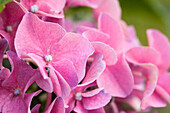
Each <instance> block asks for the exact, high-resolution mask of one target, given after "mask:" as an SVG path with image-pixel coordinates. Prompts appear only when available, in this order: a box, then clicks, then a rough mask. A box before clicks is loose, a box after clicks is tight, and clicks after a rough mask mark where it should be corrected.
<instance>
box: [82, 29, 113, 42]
mask: <svg viewBox="0 0 170 113" xmlns="http://www.w3.org/2000/svg"><path fill="white" fill-rule="evenodd" d="M79 30H80V31H83V36H84V37H86V38H88V40H89V41H90V42H94V41H100V42H103V43H106V42H107V40H109V38H110V37H109V35H108V34H106V33H103V32H101V31H98V30H96V29H93V28H91V29H88V27H83V26H80V27H79Z"/></svg>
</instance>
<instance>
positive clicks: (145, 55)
mask: <svg viewBox="0 0 170 113" xmlns="http://www.w3.org/2000/svg"><path fill="white" fill-rule="evenodd" d="M126 58H127V60H128V61H129V62H131V63H134V64H139V63H152V64H155V65H158V64H159V63H160V62H161V56H160V53H159V52H158V51H156V50H155V49H153V48H150V47H135V48H132V49H130V50H129V51H128V52H127V53H126Z"/></svg>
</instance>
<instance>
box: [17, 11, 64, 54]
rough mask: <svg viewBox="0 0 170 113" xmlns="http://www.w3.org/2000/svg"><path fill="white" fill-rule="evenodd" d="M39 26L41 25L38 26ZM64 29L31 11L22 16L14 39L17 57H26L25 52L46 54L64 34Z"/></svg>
mask: <svg viewBox="0 0 170 113" xmlns="http://www.w3.org/2000/svg"><path fill="white" fill-rule="evenodd" d="M39 26H41V27H39ZM64 34H65V30H64V29H63V28H62V27H61V26H60V25H58V24H56V23H49V22H43V21H41V20H40V19H39V18H38V17H37V16H35V15H34V14H31V13H27V14H25V16H24V17H23V19H22V21H21V23H20V25H19V27H18V30H17V33H16V39H15V47H16V51H17V54H18V56H19V57H26V54H27V53H35V54H37V55H39V56H43V55H48V54H50V53H51V51H55V50H56V49H57V48H56V49H55V50H52V49H51V46H54V45H55V43H57V42H58V41H59V40H61V38H62V37H63V36H64Z"/></svg>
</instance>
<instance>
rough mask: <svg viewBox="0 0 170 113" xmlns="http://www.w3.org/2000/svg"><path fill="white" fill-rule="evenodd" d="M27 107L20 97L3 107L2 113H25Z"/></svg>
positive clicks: (14, 98)
mask: <svg viewBox="0 0 170 113" xmlns="http://www.w3.org/2000/svg"><path fill="white" fill-rule="evenodd" d="M27 112H28V106H27V105H26V103H25V101H24V100H23V98H22V97H21V96H16V97H13V98H12V99H11V100H10V101H8V102H6V103H5V104H4V106H3V109H2V113H27Z"/></svg>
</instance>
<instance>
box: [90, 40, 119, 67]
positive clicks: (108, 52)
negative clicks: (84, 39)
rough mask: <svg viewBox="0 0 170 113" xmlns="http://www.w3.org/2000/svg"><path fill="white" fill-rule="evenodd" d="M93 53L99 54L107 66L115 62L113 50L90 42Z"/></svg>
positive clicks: (103, 44) (98, 43)
mask: <svg viewBox="0 0 170 113" xmlns="http://www.w3.org/2000/svg"><path fill="white" fill-rule="evenodd" d="M92 45H93V47H94V49H95V53H101V54H102V55H103V60H104V61H105V62H106V64H107V65H114V64H115V63H116V62H117V55H116V53H115V51H114V50H113V48H111V47H110V46H109V45H107V44H105V43H101V42H92Z"/></svg>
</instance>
